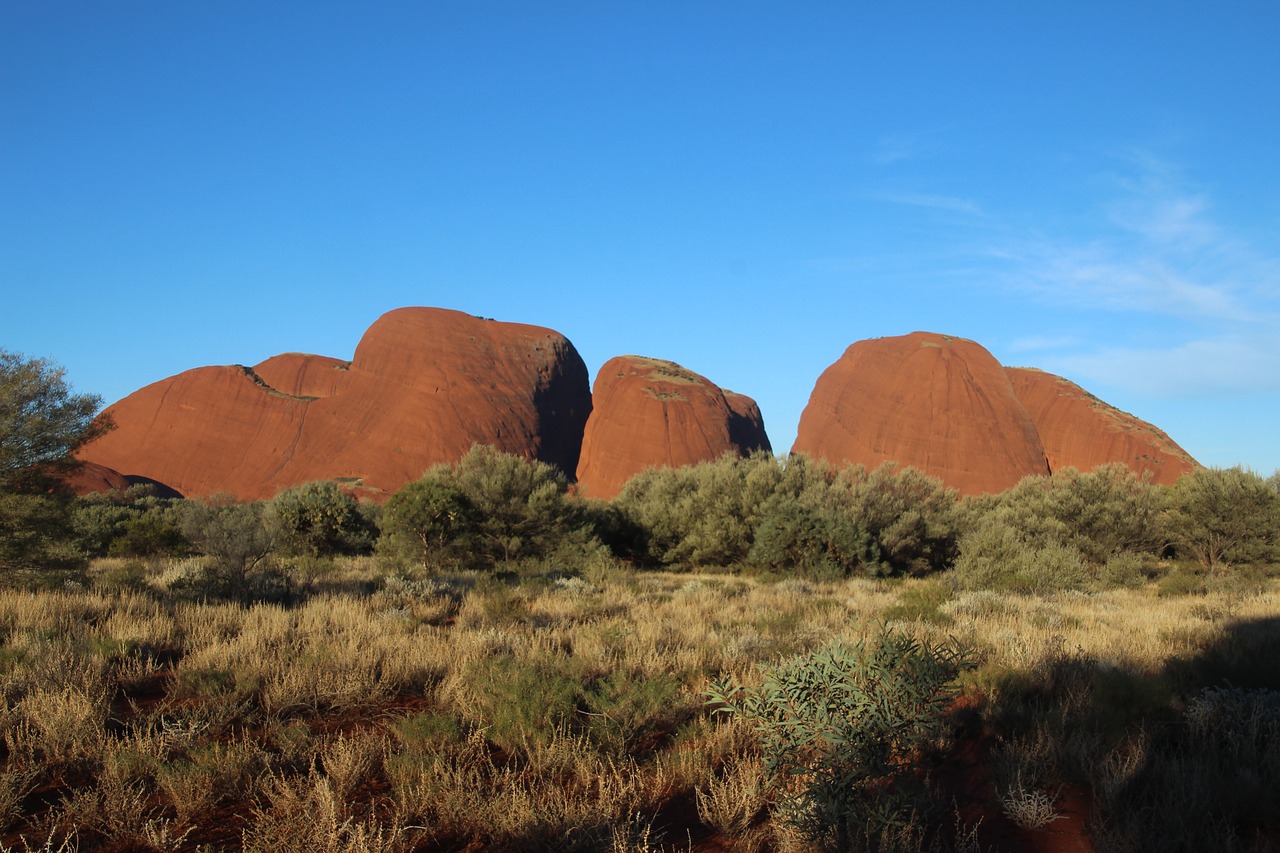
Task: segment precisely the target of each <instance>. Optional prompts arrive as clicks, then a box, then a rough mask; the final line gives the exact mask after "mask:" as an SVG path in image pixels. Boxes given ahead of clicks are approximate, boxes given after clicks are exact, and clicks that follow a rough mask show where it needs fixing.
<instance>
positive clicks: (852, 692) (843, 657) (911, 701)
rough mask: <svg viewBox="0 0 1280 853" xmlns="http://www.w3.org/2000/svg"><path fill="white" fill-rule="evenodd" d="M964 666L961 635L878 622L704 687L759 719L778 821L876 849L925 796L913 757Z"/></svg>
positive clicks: (812, 835) (835, 845)
mask: <svg viewBox="0 0 1280 853" xmlns="http://www.w3.org/2000/svg"><path fill="white" fill-rule="evenodd" d="M971 666H972V662H971V656H970V653H969V651H968V650H967V649H966V648H964V647H963V646H962V645H961V644H960V643H958V642H957V641H950V642H947V643H943V644H937V645H932V644H929V643H927V642H923V641H920V640H916V639H914V638H912V637H909V636H906V635H904V634H897V633H892V632H888V631H882V632H881V633H880V634H879V635H878V636H876V637H875V638H874V639H872V640H871V641H869V642H860V643H857V644H855V645H852V646H846V645H844V644H841V643H838V642H837V643H831V644H829V645H827V646H824V647H822V648H820V649H817V650H816V651H813V652H810V653H809V654H805V655H800V656H798V657H795V658H792V659H790V660H788V661H784V662H783V663H781V664H779V665H777V666H774V667H766V668H763V669H762V674H763V679H762V682H761V684H760V686H759V687H758V688H754V689H752V688H746V687H743V686H741V685H739V684H738V683H737V682H736V681H734V680H733V679H721V680H719V681H717V682H715V683H714V684H713V685H712V686H711V688H710V690H708V692H707V696H708V701H709V702H710V703H711V704H712V705H714V706H716V708H717V710H718V711H719V712H722V713H727V714H732V715H735V716H740V717H743V718H745V719H746V720H748V721H749V722H750V723H751V724H752V725H753V726H754V727H755V731H756V734H757V736H758V737H759V739H760V745H761V750H762V753H763V756H764V762H765V771H766V773H767V775H768V777H769V778H770V779H771V781H772V783H773V784H774V785H775V786H777V789H778V792H779V795H780V798H781V799H780V802H779V810H780V814H781V817H782V818H783V819H784V820H786V821H788V822H789V823H791V824H793V825H794V826H795V827H796V828H797V829H798V830H799V831H800V832H801V833H802V834H803V835H804V836H805V837H806V838H807V839H809V841H810V842H811V843H813V844H815V845H818V846H821V847H825V848H829V849H834V850H842V851H843V850H851V849H870V850H874V849H878V845H879V840H880V839H881V838H883V837H885V835H886V834H890V835H891V834H892V831H893V830H895V829H905V828H906V827H908V826H909V825H910V824H911V823H913V821H914V820H915V817H916V816H917V814H918V813H919V811H920V810H921V809H922V808H924V807H925V806H926V805H927V800H926V799H925V798H924V796H923V792H922V791H921V790H920V787H919V784H918V781H919V780H918V777H917V776H916V774H915V773H913V772H912V771H913V762H914V760H915V759H916V757H917V755H918V752H919V750H920V749H921V748H922V747H923V746H925V745H926V744H927V743H928V742H929V741H930V740H931V739H933V738H936V737H937V736H938V735H939V734H940V733H941V732H942V729H943V719H944V713H945V711H946V708H947V704H948V703H949V701H950V700H951V698H952V697H953V696H954V693H955V690H954V687H953V686H952V685H953V682H954V681H955V679H956V678H957V676H958V675H959V674H960V672H961V671H962V670H964V669H967V668H970V667H971ZM855 845H856V846H855Z"/></svg>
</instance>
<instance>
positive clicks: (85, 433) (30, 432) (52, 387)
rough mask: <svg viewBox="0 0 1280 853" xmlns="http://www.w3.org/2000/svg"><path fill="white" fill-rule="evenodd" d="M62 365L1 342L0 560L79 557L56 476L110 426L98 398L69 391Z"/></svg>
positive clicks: (63, 562)
mask: <svg viewBox="0 0 1280 853" xmlns="http://www.w3.org/2000/svg"><path fill="white" fill-rule="evenodd" d="M64 375H65V371H64V370H63V369H62V368H61V367H59V366H58V365H56V364H54V363H53V362H51V361H47V360H45V359H32V358H24V357H23V356H22V355H20V354H18V353H12V352H9V351H7V350H4V349H0V568H4V569H6V570H10V569H40V570H44V569H69V568H75V567H77V566H79V565H82V564H83V562H84V555H83V554H82V553H81V552H80V551H79V548H78V547H77V546H76V542H75V540H76V534H75V531H74V529H73V527H72V514H71V505H70V501H69V499H68V497H67V496H66V495H65V494H64V493H65V491H66V489H65V487H63V486H62V482H61V481H62V479H63V478H64V477H65V476H66V475H67V474H68V473H70V472H71V471H72V470H74V469H75V468H76V467H77V466H78V465H79V463H78V462H77V461H76V460H75V459H74V458H73V457H72V455H71V454H73V453H74V452H75V451H76V450H78V449H79V448H80V447H82V446H83V445H84V444H85V443H87V442H89V441H92V440H93V439H95V438H97V437H98V436H100V435H102V434H103V433H105V432H106V431H107V430H108V429H110V428H111V422H110V419H108V418H105V417H99V418H96V419H95V418H94V413H95V412H97V410H98V407H99V406H100V405H101V403H102V399H101V398H100V397H97V396H95V395H92V394H73V393H71V389H70V388H69V387H68V385H67V383H66V380H65V379H64V378H63V377H64Z"/></svg>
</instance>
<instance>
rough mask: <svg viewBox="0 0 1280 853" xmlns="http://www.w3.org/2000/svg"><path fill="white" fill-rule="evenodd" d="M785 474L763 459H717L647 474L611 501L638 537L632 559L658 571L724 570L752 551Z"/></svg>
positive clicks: (728, 456)
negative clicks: (657, 566) (658, 567)
mask: <svg viewBox="0 0 1280 853" xmlns="http://www.w3.org/2000/svg"><path fill="white" fill-rule="evenodd" d="M784 476H785V474H784V470H783V468H782V467H780V465H779V463H778V461H777V460H776V459H774V457H773V456H772V455H771V454H768V453H763V452H760V453H755V454H752V455H751V456H750V457H748V458H745V459H744V458H742V457H739V456H737V455H736V454H733V453H726V454H725V455H724V456H721V457H720V458H719V459H716V460H713V461H710V462H703V463H701V464H698V465H687V466H684V467H682V468H649V469H647V470H645V471H642V472H641V473H639V474H637V475H635V476H634V477H632V478H631V479H630V480H628V481H627V483H626V485H625V486H623V488H622V492H621V493H620V494H619V495H618V496H617V497H616V498H615V499H614V505H615V506H617V507H618V508H619V510H620V511H621V512H622V514H623V515H624V517H625V518H627V519H628V520H629V521H630V523H631V524H633V525H634V526H635V527H636V528H637V529H638V530H640V531H642V532H643V535H642V538H641V542H640V543H639V548H638V552H639V553H638V554H637V555H636V556H638V557H640V558H641V559H645V560H648V561H651V562H655V563H659V564H662V565H668V566H674V565H688V566H726V565H731V564H734V563H740V562H742V561H743V560H745V559H746V557H747V554H748V552H749V551H750V550H751V544H752V539H753V534H754V531H755V529H756V527H757V526H758V525H759V524H760V520H761V517H762V514H763V510H764V506H765V503H766V501H768V500H769V499H770V497H771V496H772V495H773V494H774V493H775V492H776V491H778V489H779V488H780V483H781V482H782V481H783V479H784Z"/></svg>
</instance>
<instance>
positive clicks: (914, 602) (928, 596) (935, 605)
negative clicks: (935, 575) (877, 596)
mask: <svg viewBox="0 0 1280 853" xmlns="http://www.w3.org/2000/svg"><path fill="white" fill-rule="evenodd" d="M950 600H951V588H950V587H949V586H948V585H947V584H945V583H942V582H940V581H937V580H929V581H925V582H923V583H916V584H914V585H912V586H908V587H906V588H905V589H903V590H902V594H901V595H900V596H899V597H898V603H897V604H894V605H892V606H891V607H889V608H888V609H887V610H885V612H884V618H885V619H887V620H900V621H903V622H908V621H919V622H929V623H931V624H934V625H947V624H950V623H951V621H952V620H951V617H950V616H948V615H947V614H945V613H943V612H942V611H941V610H940V609H939V608H940V607H942V605H944V604H946V603H947V602H948V601H950Z"/></svg>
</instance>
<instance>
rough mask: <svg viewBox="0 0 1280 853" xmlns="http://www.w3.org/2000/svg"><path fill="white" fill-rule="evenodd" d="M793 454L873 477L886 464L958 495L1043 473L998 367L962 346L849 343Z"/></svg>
mask: <svg viewBox="0 0 1280 853" xmlns="http://www.w3.org/2000/svg"><path fill="white" fill-rule="evenodd" d="M792 451H793V452H796V453H807V454H809V455H811V456H814V457H818V458H821V459H826V460H829V461H831V462H833V463H836V464H843V463H846V462H851V463H857V464H862V465H866V466H867V467H868V468H873V467H875V466H877V465H879V464H880V463H882V462H886V461H889V460H893V461H896V462H899V463H901V464H903V465H910V466H913V467H915V468H919V469H920V470H922V471H924V472H925V473H927V474H930V475H932V476H935V477H938V478H939V479H941V480H942V481H943V482H944V483H945V484H946V485H948V486H951V487H953V488H955V489H956V490H957V491H959V492H960V493H961V494H980V493H983V492H999V491H1003V490H1004V489H1007V488H1009V487H1010V486H1012V485H1014V484H1015V483H1017V482H1018V481H1019V480H1020V479H1022V478H1023V477H1026V476H1029V475H1032V474H1048V473H1049V465H1048V462H1047V460H1046V457H1045V451H1044V446H1043V445H1042V444H1041V442H1040V436H1039V433H1038V432H1037V431H1036V425H1035V423H1034V421H1032V419H1031V415H1030V414H1028V413H1027V410H1026V409H1025V408H1024V407H1023V406H1022V403H1021V402H1020V401H1019V400H1018V397H1017V395H1016V394H1015V393H1014V391H1013V385H1012V383H1011V382H1010V381H1009V377H1008V376H1007V375H1006V374H1005V371H1004V368H1002V367H1001V366H1000V364H999V362H997V361H996V359H995V358H994V357H993V356H992V355H991V353H989V352H987V351H986V350H985V349H983V348H982V347H981V346H979V345H978V344H976V343H974V342H973V341H969V340H964V339H963V338H954V337H950V336H948V335H938V334H933V333H929V332H914V333H912V334H909V335H903V336H901V337H891V338H876V339H873V340H866V341H858V342H857V343H855V344H853V345H852V346H850V347H849V348H848V349H847V350H845V352H844V355H842V356H841V357H840V359H839V361H837V362H836V363H835V364H833V365H831V366H830V367H829V368H827V369H826V371H824V372H823V374H822V376H821V377H819V379H818V382H817V384H816V385H815V386H814V389H813V393H812V395H811V396H810V398H809V404H808V405H807V406H806V407H805V409H804V412H803V413H802V414H801V416H800V426H799V429H798V432H797V436H796V443H795V445H794V446H793V447H792Z"/></svg>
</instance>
